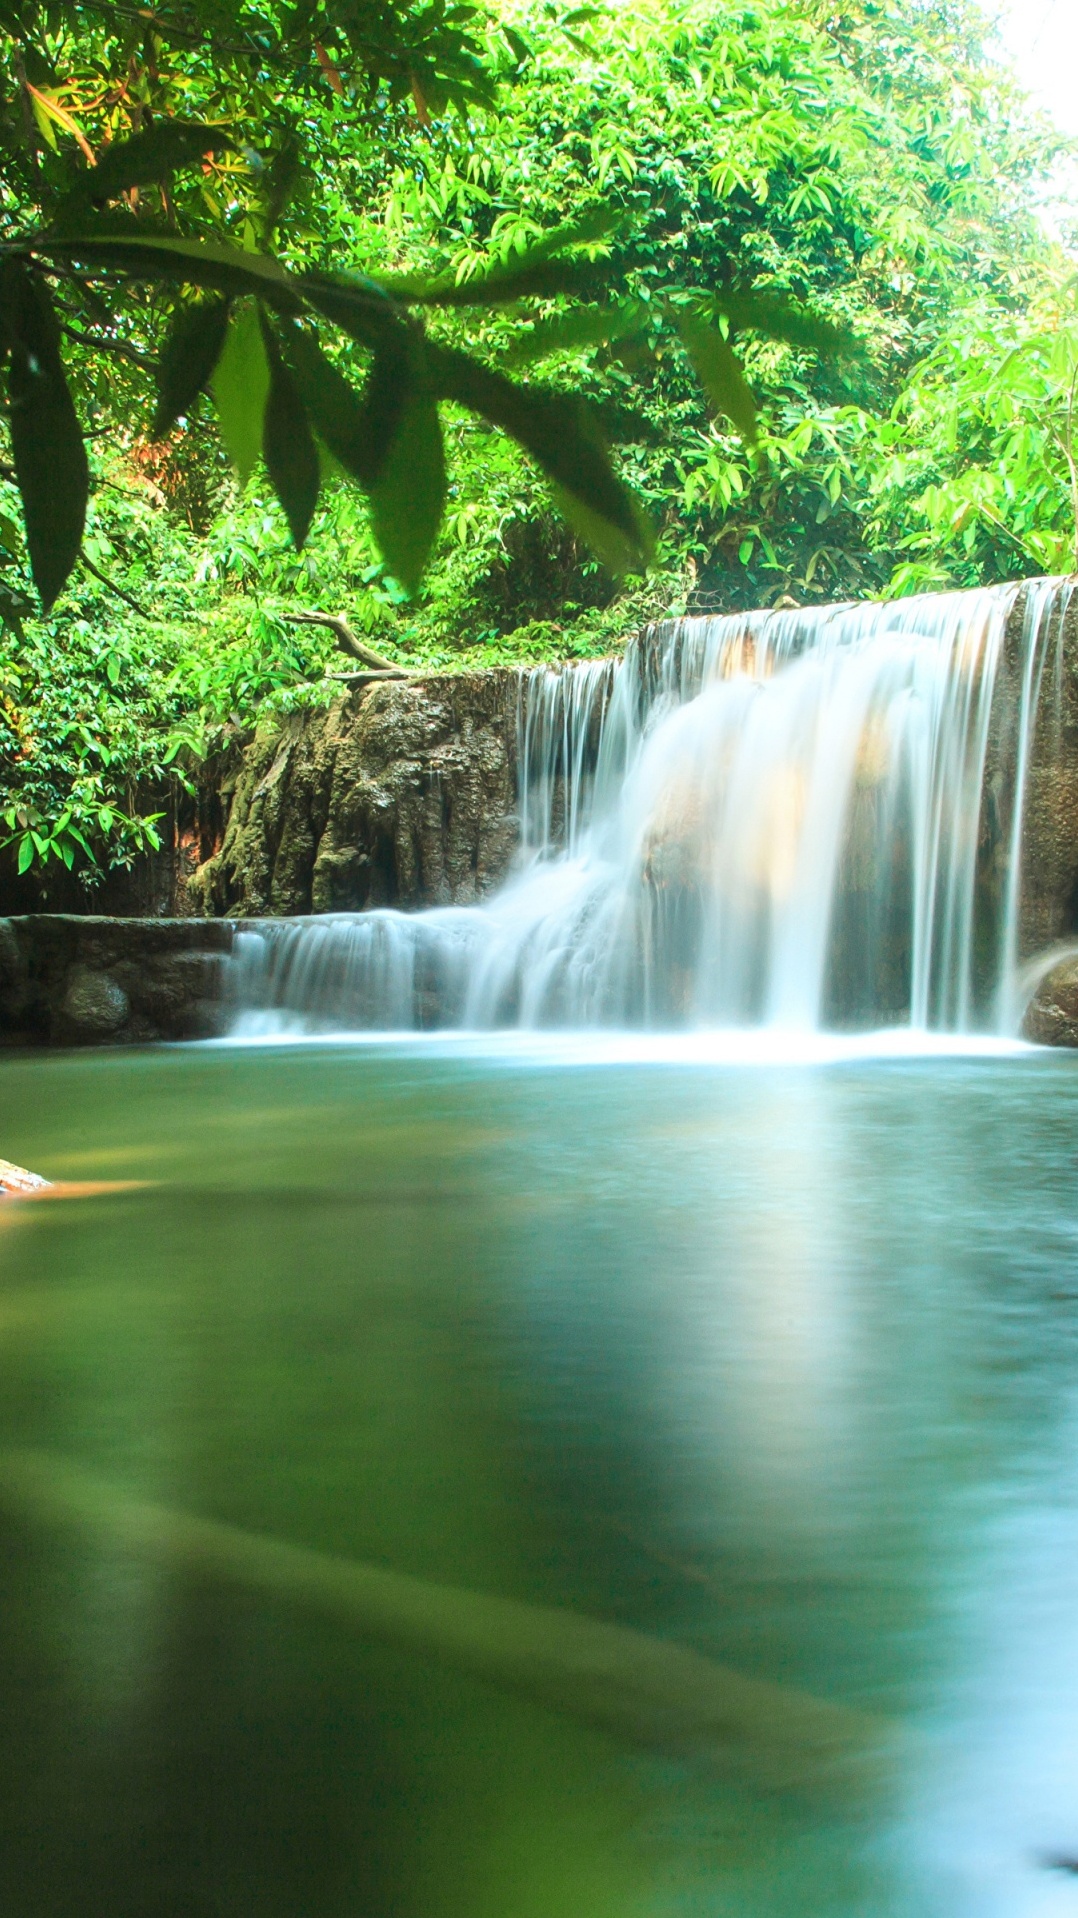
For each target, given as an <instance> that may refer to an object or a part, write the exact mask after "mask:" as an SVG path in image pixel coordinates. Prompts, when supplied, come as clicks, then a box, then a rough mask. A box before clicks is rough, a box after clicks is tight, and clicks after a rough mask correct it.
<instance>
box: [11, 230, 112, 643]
mask: <svg viewBox="0 0 1078 1918" xmlns="http://www.w3.org/2000/svg"><path fill="white" fill-rule="evenodd" d="M0 308H2V314H3V330H4V334H5V336H6V339H7V343H8V347H9V352H10V358H9V362H8V397H9V400H10V430H11V449H12V455H13V457H14V462H15V479H16V484H17V485H18V488H19V493H20V496H21V498H22V510H23V519H24V521H25V524H26V545H27V550H28V552H29V555H30V571H31V573H32V575H33V580H34V585H35V586H36V587H37V590H38V593H39V595H40V598H41V606H42V610H43V612H46V613H47V612H48V611H49V609H50V607H51V606H52V605H53V603H54V602H55V600H56V598H57V595H58V594H59V592H60V590H61V588H62V587H63V586H64V584H65V582H66V580H67V578H68V575H69V574H70V572H71V569H72V567H73V566H74V564H75V561H76V560H77V558H78V555H79V548H80V546H81V545H82V535H83V528H84V526H85V523H86V501H87V498H88V495H89V490H90V480H89V471H88V467H87V462H86V449H85V447H84V445H83V440H82V431H81V429H80V427H79V422H78V419H77V417H76V413H75V408H74V406H73V404H72V400H71V395H70V393H69V391H68V387H67V380H66V379H65V377H64V368H63V362H62V360H61V358H60V346H59V329H58V327H57V324H56V317H55V314H54V313H53V310H52V301H51V299H50V297H49V292H48V288H47V287H46V286H45V284H44V282H42V281H39V280H35V279H34V278H33V277H32V276H31V274H30V273H29V272H28V271H27V269H26V267H25V266H23V265H22V264H21V262H19V261H14V260H11V261H8V262H7V264H6V265H5V267H4V268H3V276H2V279H0Z"/></svg>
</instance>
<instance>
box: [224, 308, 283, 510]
mask: <svg viewBox="0 0 1078 1918" xmlns="http://www.w3.org/2000/svg"><path fill="white" fill-rule="evenodd" d="M269 387H270V371H269V363H268V361H267V359H266V348H265V344H264V342H263V339H262V328H261V326H260V324H259V318H258V312H257V309H256V308H255V307H254V306H253V305H252V304H251V303H250V302H249V301H244V303H243V305H242V306H239V307H237V308H236V309H235V310H234V312H233V314H232V317H231V319H230V320H229V323H228V330H227V332H226V333H225V343H224V347H223V348H222V351H221V357H220V359H219V360H218V362H217V365H216V368H215V369H214V374H213V378H212V380H211V381H210V390H211V392H212V393H213V399H214V405H215V406H216V408H217V417H218V420H219V421H220V425H221V437H222V439H223V440H224V443H225V446H226V447H227V449H228V455H229V458H230V459H231V461H232V464H233V466H234V467H235V468H236V472H237V474H238V475H239V482H240V485H241V486H246V484H247V481H248V480H249V479H250V477H251V474H252V473H253V472H254V469H255V466H256V464H257V461H258V456H259V454H260V453H261V451H262V430H263V421H264V419H265V413H266V400H267V398H268V396H269Z"/></svg>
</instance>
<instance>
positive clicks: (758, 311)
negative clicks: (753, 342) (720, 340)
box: [711, 288, 863, 356]
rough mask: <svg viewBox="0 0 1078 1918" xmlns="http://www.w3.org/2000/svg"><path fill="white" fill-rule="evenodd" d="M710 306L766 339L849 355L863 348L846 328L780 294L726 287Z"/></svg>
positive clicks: (832, 353)
mask: <svg viewBox="0 0 1078 1918" xmlns="http://www.w3.org/2000/svg"><path fill="white" fill-rule="evenodd" d="M711 305H712V306H713V307H714V309H715V311H716V312H718V313H723V314H725V316H726V318H727V319H728V320H729V321H730V324H731V325H732V326H736V327H737V328H739V329H740V328H742V327H746V326H749V327H752V328H753V329H754V331H755V332H757V333H763V334H764V335H765V337H766V338H767V339H771V340H785V341H786V342H787V343H788V344H789V345H790V346H802V347H807V348H808V349H809V350H810V351H811V352H813V353H820V354H827V355H836V354H845V355H846V356H850V355H857V354H860V353H861V352H862V351H863V348H862V347H861V344H860V342H859V341H858V340H857V339H856V338H855V337H854V335H853V334H852V333H851V332H850V331H849V329H848V328H847V327H842V326H835V325H834V324H833V323H832V321H830V320H824V319H820V318H819V316H818V315H817V314H815V313H810V312H809V311H808V309H807V308H806V307H803V306H798V305H797V304H796V302H795V301H793V300H786V299H783V297H782V295H781V294H778V293H755V292H753V291H752V289H751V288H749V289H748V290H747V291H745V292H734V291H730V292H727V291H725V290H723V291H721V292H718V293H715V294H713V295H712V297H711Z"/></svg>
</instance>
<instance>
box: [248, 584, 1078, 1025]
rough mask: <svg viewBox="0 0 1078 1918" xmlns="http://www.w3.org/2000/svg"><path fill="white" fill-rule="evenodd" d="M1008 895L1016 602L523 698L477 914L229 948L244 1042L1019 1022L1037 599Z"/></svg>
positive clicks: (653, 651)
mask: <svg viewBox="0 0 1078 1918" xmlns="http://www.w3.org/2000/svg"><path fill="white" fill-rule="evenodd" d="M1026 591H1027V600H1026V608H1025V614H1024V619H1023V630H1022V633H1021V639H1020V673H1021V689H1020V700H1019V711H1018V724H1017V738H1016V741H1015V746H1014V754H1015V763H1014V766H1013V768H1012V772H1011V778H1012V780H1013V800H1012V824H1011V827H1010V831H1009V835H1008V843H1007V846H1006V849H1005V853H1006V857H1005V865H1004V878H1003V884H1002V891H1001V894H1000V896H999V897H997V898H996V899H995V900H994V902H993V901H991V900H989V901H987V902H986V901H983V900H981V899H980V898H979V863H978V862H979V853H981V852H982V851H983V840H984V835H985V830H986V826H985V807H984V783H985V765H986V753H987V746H988V739H989V729H990V724H991V720H992V711H993V695H994V693H995V691H996V685H997V676H998V669H999V666H1000V661H1001V658H1002V653H1003V643H1004V637H1005V634H1006V630H1007V623H1008V619H1009V616H1010V614H1011V612H1012V610H1013V607H1014V603H1015V596H1016V592H1017V589H1016V588H1014V587H1006V588H992V589H986V590H984V591H980V592H973V593H961V594H953V595H944V596H934V597H931V598H923V599H915V600H907V601H899V602H896V603H892V604H888V605H877V604H871V605H860V606H848V607H823V608H813V609H808V610H803V611H797V612H786V613H753V614H748V615H731V616H726V617H722V618H696V619H684V620H679V621H675V622H669V623H667V624H666V625H664V626H661V627H658V628H655V629H653V630H652V631H651V632H650V633H649V634H647V635H645V636H644V638H643V639H642V640H640V641H639V642H634V643H633V644H632V645H631V646H630V647H629V649H628V650H627V652H626V655H625V658H624V660H622V661H621V662H618V663H613V662H610V661H601V662H598V663H591V664H587V665H582V666H575V667H566V668H564V669H562V670H561V671H560V672H555V671H549V670H540V671H538V672H536V673H533V674H530V675H527V676H524V677H522V682H521V705H520V724H519V749H520V750H519V759H520V784H519V809H520V829H521V830H520V840H521V850H520V854H519V858H518V863H517V869H516V871H515V873H514V874H513V876H512V877H511V879H510V880H509V881H508V883H507V884H506V885H505V886H504V887H503V888H502V889H501V890H500V891H499V892H498V893H497V894H495V895H494V896H493V897H492V898H491V899H490V900H488V901H487V902H486V903H485V904H483V905H481V906H474V907H467V908H440V909H436V910H432V911H427V912H420V913H401V912H394V911H373V912H365V913H355V914H334V915H326V916H324V917H317V918H313V919H303V920H282V921H280V922H278V923H277V924H275V925H272V926H269V927H267V926H266V925H265V924H262V925H261V926H260V927H259V929H258V931H257V932H249V933H244V934H241V935H240V938H239V940H238V942H237V950H238V957H237V967H236V975H237V976H236V979H235V988H236V993H237V998H238V1001H239V1004H240V1005H241V1006H242V1007H244V1008H246V1011H245V1012H244V1014H243V1015H242V1018H241V1029H246V1030H248V1031H250V1030H252V1029H257V1028H258V1027H262V1028H265V1027H266V1026H267V1025H270V1026H275V1027H276V1028H277V1029H281V1027H282V1026H284V1027H292V1028H295V1029H297V1030H298V1029H306V1030H310V1029H312V1027H314V1028H317V1027H337V1028H341V1027H352V1028H368V1029H369V1028H375V1029H383V1030H397V1031H400V1030H407V1029H413V1028H416V1027H429V1026H443V1027H444V1026H451V1027H452V1026H455V1027H463V1028H471V1029H490V1028H493V1027H498V1026H519V1027H541V1026H554V1027H557V1026H560V1027H578V1028H579V1027H598V1026H620V1027H624V1026H638V1027H639V1026H650V1027H658V1028H669V1027H671V1026H682V1027H684V1026H690V1027H691V1026H712V1027H714V1026H722V1027H730V1026H734V1027H745V1026H769V1027H772V1028H775V1029H778V1030H783V1031H799V1032H802V1033H805V1032H811V1031H817V1030H819V1029H821V1028H822V1027H826V1026H829V1025H835V1024H839V1025H875V1026H880V1025H887V1024H890V1025H900V1024H908V1025H911V1026H913V1027H915V1028H918V1029H928V1028H937V1029H940V1030H944V1031H958V1032H961V1031H969V1030H971V1029H974V1028H978V1027H979V1028H982V1029H986V1030H994V1031H998V1032H1002V1031H1006V1030H1008V1029H1009V1028H1010V1026H1012V1025H1013V1023H1014V1018H1015V1004H1016V987H1015V981H1016V972H1017V966H1018V954H1019V939H1018V928H1019V913H1020V904H1021V831H1022V817H1023V808H1024V804H1025V798H1026V790H1027V784H1028V776H1029V766H1030V758H1031V752H1032V740H1033V728H1034V723H1035V718H1036V712H1037V703H1038V699H1039V696H1040V691H1041V684H1042V680H1043V677H1044V668H1045V661H1046V658H1047V654H1048V650H1049V645H1050V636H1051V635H1052V634H1055V635H1058V634H1060V633H1061V631H1062V619H1063V614H1064V612H1065V608H1066V602H1067V599H1068V597H1069V592H1070V588H1069V587H1068V586H1067V585H1065V584H1064V583H1062V582H1058V581H1039V582H1035V583H1034V584H1032V585H1031V586H1030V587H1028V588H1027V589H1026Z"/></svg>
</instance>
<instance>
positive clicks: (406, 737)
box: [188, 671, 519, 917]
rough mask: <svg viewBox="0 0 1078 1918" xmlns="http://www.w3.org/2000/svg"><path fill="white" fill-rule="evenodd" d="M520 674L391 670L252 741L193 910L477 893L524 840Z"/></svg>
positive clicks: (500, 873)
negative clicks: (407, 674) (413, 674)
mask: <svg viewBox="0 0 1078 1918" xmlns="http://www.w3.org/2000/svg"><path fill="white" fill-rule="evenodd" d="M518 697H519V681H518V677H517V675H516V673H514V672H508V671H492V672H485V673H484V672H479V673H459V674H455V675H444V676H440V677H439V676H437V675H432V676H431V677H429V678H424V679H413V680H401V681H386V682H383V683H380V684H375V685H371V686H366V687H363V688H359V689H357V690H356V691H355V692H354V693H351V694H349V695H347V696H345V697H344V698H343V699H341V700H339V701H337V702H336V703H335V704H334V705H333V706H331V707H330V708H329V710H328V711H326V712H322V713H314V714H311V713H307V714H296V715H294V716H293V717H291V718H289V719H286V720H285V721H283V722H278V723H276V724H275V725H273V726H270V727H267V728H266V729H265V730H264V731H261V732H259V733H258V734H257V735H256V737H255V739H254V741H253V743H252V744H251V745H250V746H249V747H248V748H247V751H246V753H245V756H244V761H243V766H242V770H241V771H240V774H239V777H238V780H237V783H236V787H235V792H234V795H233V798H232V805H231V811H230V814H229V819H228V824H227V827H226V830H225V833H224V838H223V841H222V844H221V846H220V848H219V850H218V851H217V852H216V853H215V854H214V855H213V857H212V858H210V859H209V860H207V861H206V862H205V864H204V865H203V866H202V867H200V869H199V871H198V872H197V873H196V874H195V876H194V877H193V879H192V880H191V881H190V882H189V887H188V890H189V893H190V896H191V899H192V902H193V903H194V905H195V906H196V909H197V910H198V911H200V912H203V913H234V914H236V915H238V916H242V917H250V916H252V915H254V916H257V915H261V914H270V915H275V916H281V915H284V916H291V915H293V914H296V913H309V912H317V913H321V912H356V911H362V910H363V909H364V908H365V907H368V906H405V907H414V906H432V905H448V904H459V905H467V904H470V903H471V902H472V901H474V900H476V899H478V898H481V897H482V896H483V894H484V893H486V892H488V891H489V890H490V889H491V888H492V887H493V886H495V885H497V884H498V882H499V881H500V880H501V879H502V878H504V876H505V874H506V872H507V870H508V868H509V864H510V861H511V859H512V857H513V853H514V851H515V849H516V844H517V819H516V727H517V701H518Z"/></svg>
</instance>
